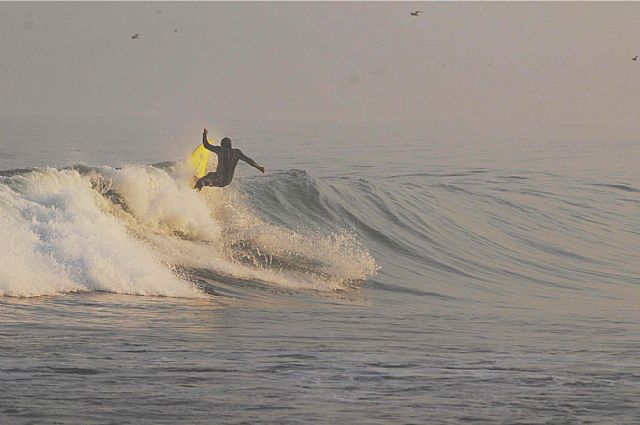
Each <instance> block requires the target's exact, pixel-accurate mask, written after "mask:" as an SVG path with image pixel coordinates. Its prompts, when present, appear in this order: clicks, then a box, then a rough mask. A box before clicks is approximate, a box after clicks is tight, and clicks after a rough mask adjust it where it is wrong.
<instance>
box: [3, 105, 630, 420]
mask: <svg viewBox="0 0 640 425" xmlns="http://www.w3.org/2000/svg"><path fill="white" fill-rule="evenodd" d="M182 124H183V123H175V122H154V121H153V120H151V121H145V120H140V121H134V120H124V121H123V120H120V121H119V122H109V121H108V120H98V119H92V120H88V119H73V118H68V117H67V118H61V117H57V118H56V117H48V118H46V119H39V120H37V124H34V123H33V122H32V120H28V119H26V118H8V117H4V118H3V119H2V125H1V126H0V170H2V171H1V172H0V175H1V176H2V177H0V179H1V180H0V189H2V190H1V191H0V195H2V197H0V225H1V226H0V243H1V244H2V245H3V246H2V252H3V254H2V258H1V259H0V265H1V266H2V271H0V293H2V294H4V296H2V297H0V321H1V322H0V341H1V343H0V394H2V397H0V422H2V423H18V424H22V423H79V424H87V423H96V424H103V423H104V424H107V423H212V422H214V423H250V422H251V423H252V422H264V423H312V422H318V423H337V422H347V421H348V422H351V423H367V424H368V423H462V422H470V423H509V424H511V423H528V424H533V423H536V424H537V423H597V424H600V423H637V422H638V421H639V420H640V409H639V408H638V407H637V404H638V403H637V400H638V398H639V397H640V384H639V380H638V378H639V377H640V366H639V365H638V361H637V359H638V354H639V352H640V343H639V342H638V341H640V326H639V324H638V323H639V321H638V312H637V311H638V306H639V301H640V298H639V293H638V284H639V283H640V262H639V261H638V260H639V257H638V253H637V252H638V248H639V247H640V219H639V218H638V217H639V215H638V212H639V208H638V207H639V205H640V172H639V171H638V167H637V165H636V164H637V158H638V154H640V147H639V146H640V145H639V144H638V143H637V142H636V140H637V138H636V139H634V138H633V135H629V134H623V132H621V131H614V130H615V129H614V130H611V129H590V128H580V129H575V128H573V129H549V130H548V131H547V132H546V133H540V132H538V133H534V132H528V131H524V130H523V129H522V130H520V129H511V130H509V131H506V130H504V131H493V130H488V131H486V132H485V133H484V134H477V133H475V132H467V131H464V130H460V129H458V128H456V127H455V126H453V127H451V126H449V127H447V126H440V127H439V126H438V123H404V124H393V125H392V124H348V123H261V122H229V123H225V124H224V126H223V127H224V131H225V135H230V136H231V137H232V139H233V140H234V143H235V144H236V146H237V147H240V148H241V149H242V150H243V151H244V152H245V153H246V154H247V155H249V156H251V157H252V158H254V159H256V161H257V162H259V163H261V164H263V165H265V166H266V168H267V174H265V175H264V176H263V175H258V173H256V172H254V171H255V170H253V169H251V168H250V167H248V166H246V165H242V164H241V165H240V166H239V169H238V176H237V178H236V181H235V182H234V184H233V185H232V186H230V187H229V188H226V189H224V190H222V191H220V190H218V189H205V191H203V192H202V193H201V194H194V193H192V192H191V191H190V189H189V188H188V185H187V184H186V183H184V182H182V181H181V180H180V179H181V178H182V177H181V175H180V173H179V168H180V167H179V163H180V161H181V160H182V158H184V157H185V156H186V154H187V153H188V152H189V151H190V150H191V149H193V147H195V145H196V144H197V143H198V141H199V139H200V134H201V128H190V129H186V128H182V127H181V125H182ZM212 127H213V126H212ZM210 130H211V131H212V132H214V131H216V130H222V129H213V128H210ZM214 134H215V133H214ZM74 164H83V165H84V166H83V167H77V166H76V167H73V168H68V166H70V165H74ZM148 164H156V165H155V166H153V167H147V166H146V165H148ZM113 167H119V168H120V169H115V168H113ZM140 187H142V188H145V187H149V188H155V189H148V190H147V191H141V190H140ZM147 192H153V193H154V196H153V197H149V198H147V197H146V196H147ZM143 200H144V202H142V201H143ZM176 206H177V208H176ZM202 210H204V211H205V213H204V215H197V214H200V212H201V211H202ZM196 213H197V214H196ZM198 220H200V221H198ZM212 229H213V230H212ZM214 230H215V231H214ZM25 241H26V242H25ZM123 252H124V254H123Z"/></svg>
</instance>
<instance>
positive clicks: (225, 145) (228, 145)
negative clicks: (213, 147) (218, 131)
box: [220, 137, 231, 149]
mask: <svg viewBox="0 0 640 425" xmlns="http://www.w3.org/2000/svg"><path fill="white" fill-rule="evenodd" d="M220 146H222V147H223V148H227V149H231V139H229V138H228V137H225V138H224V139H222V140H221V141H220Z"/></svg>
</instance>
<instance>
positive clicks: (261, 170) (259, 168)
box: [258, 166, 264, 174]
mask: <svg viewBox="0 0 640 425" xmlns="http://www.w3.org/2000/svg"><path fill="white" fill-rule="evenodd" d="M258 170H260V172H261V173H262V174H264V167H262V166H261V167H258Z"/></svg>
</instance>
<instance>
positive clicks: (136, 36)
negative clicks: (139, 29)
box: [131, 33, 140, 40]
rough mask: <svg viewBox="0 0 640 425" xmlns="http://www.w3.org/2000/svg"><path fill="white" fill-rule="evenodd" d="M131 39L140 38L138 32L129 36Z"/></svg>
mask: <svg viewBox="0 0 640 425" xmlns="http://www.w3.org/2000/svg"><path fill="white" fill-rule="evenodd" d="M131 38H132V39H134V40H135V39H136V38H140V34H139V33H135V34H133V35H132V36H131Z"/></svg>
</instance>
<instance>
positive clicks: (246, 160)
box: [234, 149, 264, 173]
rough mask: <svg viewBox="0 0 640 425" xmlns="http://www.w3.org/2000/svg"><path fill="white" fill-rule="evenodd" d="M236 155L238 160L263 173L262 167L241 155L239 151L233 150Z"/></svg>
mask: <svg viewBox="0 0 640 425" xmlns="http://www.w3.org/2000/svg"><path fill="white" fill-rule="evenodd" d="M234 150H235V151H236V152H237V153H238V158H239V159H241V160H243V161H244V162H246V163H247V164H249V165H251V166H252V167H253V168H257V169H258V170H260V172H261V173H264V167H263V166H261V165H258V163H257V162H255V161H254V160H253V159H251V158H249V157H248V156H247V155H245V154H243V153H242V151H241V150H240V149H234Z"/></svg>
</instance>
